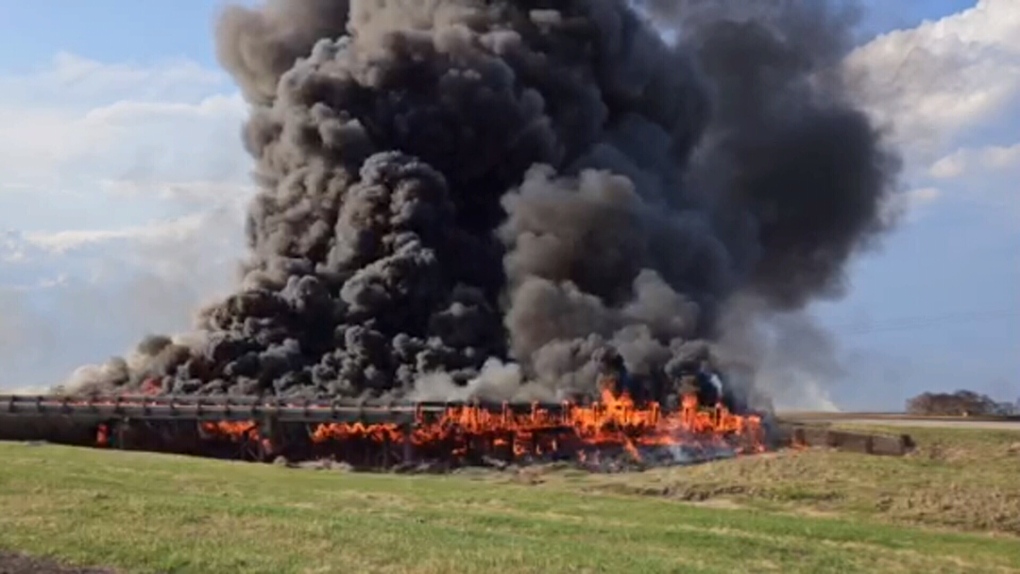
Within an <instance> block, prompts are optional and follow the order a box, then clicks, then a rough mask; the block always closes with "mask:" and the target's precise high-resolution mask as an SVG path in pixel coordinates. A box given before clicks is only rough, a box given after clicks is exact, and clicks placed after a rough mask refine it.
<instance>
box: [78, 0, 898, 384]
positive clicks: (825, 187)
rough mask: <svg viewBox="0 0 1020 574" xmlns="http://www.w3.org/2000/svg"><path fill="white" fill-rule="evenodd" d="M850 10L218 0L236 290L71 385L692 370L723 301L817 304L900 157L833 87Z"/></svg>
mask: <svg viewBox="0 0 1020 574" xmlns="http://www.w3.org/2000/svg"><path fill="white" fill-rule="evenodd" d="M639 10H640V11H639ZM647 15H650V17H651V18H652V19H653V20H654V21H653V22H650V21H649V20H648V16H647ZM851 16H852V12H850V11H847V10H844V9H842V8H841V7H840V6H837V5H835V4H833V3H829V2H823V1H821V0H804V1H773V2H760V3H757V4H753V6H752V5H751V3H750V2H747V1H746V0H742V1H740V2H724V1H706V0H702V1H697V0H684V1H679V0H667V1H662V2H658V1H649V2H647V3H645V4H642V5H640V6H639V7H638V8H637V9H635V8H634V7H632V6H630V5H629V4H628V3H627V2H625V1H624V0H559V1H554V0H521V1H516V2H510V1H507V0H385V1H384V0H349V1H348V0H332V1H330V0H315V1H309V0H269V1H268V4H267V5H265V6H264V7H262V8H260V9H249V8H241V7H234V8H230V9H229V10H227V11H225V12H224V13H223V15H222V18H221V19H220V21H219V24H218V28H217V46H218V54H219V58H220V60H221V62H222V63H223V65H224V67H225V68H226V69H227V70H228V71H229V72H230V73H231V74H232V75H233V77H234V78H235V80H236V81H237V83H238V85H239V86H240V87H241V89H242V90H243V93H244V94H245V96H246V98H247V99H248V101H249V102H250V104H251V117H250V120H249V121H248V123H247V125H246V126H245V129H244V133H243V137H244V142H245V145H246V148H247V150H248V151H249V152H250V153H251V155H252V156H253V157H254V159H255V160H256V168H255V174H254V177H255V179H256V180H257V182H258V184H259V186H260V188H261V191H260V193H259V194H258V196H257V198H256V199H255V201H254V203H253V205H252V207H251V210H250V214H249V221H248V223H249V224H248V242H249V247H250V259H249V260H248V262H247V263H246V266H245V272H244V279H243V283H242V287H241V289H240V290H239V291H238V292H237V293H236V294H235V295H233V296H231V297H229V298H227V299H226V300H225V301H223V302H222V303H219V304H217V305H215V306H213V307H211V308H208V309H206V310H204V311H203V312H202V313H201V317H200V325H199V326H200V329H199V334H200V337H198V338H197V339H193V340H187V341H185V340H179V341H172V340H171V339H168V338H165V337H154V338H151V339H149V340H146V341H145V342H143V343H142V344H141V345H140V347H139V349H138V351H137V353H136V354H135V355H134V356H132V357H129V358H128V359H126V360H118V361H114V362H111V363H110V364H108V365H106V366H104V367H103V368H101V369H98V370H93V371H91V372H89V373H86V375H85V376H84V379H85V387H86V388H95V387H96V386H101V387H121V386H125V385H127V386H137V385H139V384H141V383H142V382H143V381H146V380H150V379H153V378H155V379H156V380H157V381H158V382H159V384H160V385H161V386H162V389H163V390H164V391H166V392H181V393H220V392H243V393H252V392H270V393H278V394H291V393H301V394H326V395H362V394H365V393H371V394H386V393H388V394H401V395H404V394H407V395H412V396H415V397H418V398H457V397H465V396H470V395H477V394H485V395H488V396H491V397H493V398H506V399H522V398H529V399H530V398H561V397H564V396H567V395H570V394H573V393H581V392H585V391H589V390H591V389H592V388H593V387H594V382H595V371H596V369H597V365H596V362H595V361H593V360H592V357H593V354H596V353H597V352H598V351H599V350H600V349H603V348H605V347H606V346H607V345H611V346H612V347H613V348H615V349H616V350H617V351H618V352H619V353H620V354H621V355H622V356H623V358H624V360H625V363H626V365H627V368H628V369H629V370H630V371H631V372H632V373H633V374H634V375H635V376H636V377H645V378H648V379H655V378H656V377H662V376H664V375H665V374H675V373H676V372H678V370H679V369H680V367H681V366H682V365H684V364H686V363H689V362H691V361H699V360H701V359H707V358H709V356H710V355H711V354H712V353H713V352H712V348H713V343H712V341H716V340H719V339H720V338H721V336H722V333H721V332H720V327H721V325H722V323H721V322H720V321H719V319H720V317H721V315H722V313H723V309H724V307H725V305H726V304H727V302H728V301H730V300H731V299H732V298H733V297H734V296H736V295H747V296H753V297H756V298H758V299H759V300H761V301H764V302H765V305H766V307H767V308H769V309H772V310H795V309H799V308H802V307H803V306H804V305H806V304H807V303H808V302H810V301H811V300H812V299H813V298H817V297H826V296H837V295H839V294H840V293H841V291H842V289H843V287H844V285H845V277H844V269H845V266H846V263H847V261H848V260H849V258H850V257H851V256H852V255H853V254H854V253H855V252H856V251H858V250H859V249H861V248H862V247H867V246H868V245H870V244H871V243H872V242H873V240H874V239H876V238H877V237H878V236H879V235H880V234H881V233H882V232H883V231H885V228H884V225H883V223H882V222H883V219H882V217H881V215H882V206H883V205H884V203H885V201H886V199H887V195H888V194H889V193H891V191H892V188H893V183H894V178H895V175H896V173H897V171H898V162H897V160H896V157H895V155H894V154H892V153H891V152H890V151H889V150H887V149H885V147H884V144H883V141H882V138H881V134H880V133H879V131H878V130H876V128H875V127H874V126H872V125H871V123H869V120H868V119H867V118H866V117H865V115H864V114H863V112H862V111H861V110H859V109H856V108H855V107H854V106H853V105H852V104H851V102H850V100H849V98H848V97H847V88H846V86H844V85H843V82H842V77H841V71H840V62H841V58H842V57H843V56H844V55H845V53H846V52H847V51H848V49H849V47H850V44H849V42H850V31H851V27H852V25H853V23H854V22H853V19H852V18H851ZM656 26H658V27H659V28H666V29H669V30H670V31H671V32H672V33H673V34H674V35H675V39H676V41H675V43H667V42H665V41H664V40H663V39H662V36H661V34H660V31H659V30H656ZM79 382H80V381H79Z"/></svg>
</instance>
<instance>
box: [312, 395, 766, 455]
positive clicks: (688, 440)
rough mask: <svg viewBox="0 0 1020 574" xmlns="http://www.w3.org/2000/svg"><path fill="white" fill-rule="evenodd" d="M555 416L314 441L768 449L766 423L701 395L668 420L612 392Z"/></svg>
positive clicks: (369, 431)
mask: <svg viewBox="0 0 1020 574" xmlns="http://www.w3.org/2000/svg"><path fill="white" fill-rule="evenodd" d="M564 407H565V408H564V409H563V410H562V411H560V412H557V413H552V412H550V411H549V410H547V409H542V408H540V407H538V406H537V405H536V406H533V407H532V409H531V412H529V413H526V414H517V413H514V412H513V411H511V410H510V409H509V408H508V407H506V406H504V408H503V410H502V411H501V412H491V411H489V410H486V409H482V408H478V407H474V406H457V407H450V408H448V409H447V410H446V411H445V412H444V413H443V414H442V415H441V416H440V417H438V418H437V419H434V420H425V419H424V417H422V416H421V414H420V413H419V414H418V415H417V416H416V420H415V425H413V426H412V427H411V430H410V435H409V436H405V432H406V431H405V430H404V429H403V428H401V427H400V426H399V425H396V424H364V423H328V424H321V425H319V426H318V427H316V429H315V431H314V432H313V433H312V435H311V438H312V441H313V442H316V443H323V442H326V441H331V440H335V441H347V440H351V439H362V440H368V441H371V442H379V443H383V442H390V443H399V442H402V441H405V440H407V441H409V442H410V443H411V444H412V445H414V446H416V447H422V446H426V447H428V446H436V447H438V446H441V445H446V447H447V448H448V449H449V452H450V453H451V454H452V455H454V456H458V455H463V454H465V453H466V452H468V450H469V449H471V448H474V449H476V450H477V448H478V447H479V446H481V447H483V449H484V448H485V447H488V449H491V450H498V449H501V448H502V449H506V448H510V449H511V450H512V453H513V455H514V456H516V457H519V456H523V455H526V454H529V453H531V454H536V455H541V454H550V453H553V452H557V451H560V450H561V447H563V446H564V445H562V444H561V443H562V442H564V440H567V441H572V442H573V443H575V444H573V445H572V447H573V448H572V449H571V450H572V451H573V452H575V453H576V456H577V457H579V458H582V459H583V458H584V457H586V455H585V454H583V451H584V449H586V448H588V449H591V450H602V449H607V448H621V449H623V450H625V451H627V452H628V453H630V455H631V456H632V457H633V458H634V459H635V460H640V459H641V454H640V449H641V448H642V447H655V446H660V447H661V446H670V445H676V446H684V445H690V446H717V447H730V448H733V449H734V450H735V451H736V452H737V453H738V454H739V453H749V452H760V451H762V450H764V439H763V431H762V426H761V419H760V417H757V416H738V415H734V414H732V413H731V412H729V410H728V409H727V408H726V407H725V406H723V405H721V404H720V405H716V406H715V407H714V408H713V409H711V410H709V411H704V410H700V409H699V405H698V398H697V395H694V394H690V395H685V396H684V397H683V400H682V404H681V409H680V410H679V411H677V412H675V413H663V412H662V410H661V409H660V407H659V405H658V404H657V403H651V404H649V405H648V406H647V407H644V408H638V407H637V405H635V403H634V401H633V400H631V398H630V397H629V396H627V395H626V394H624V395H622V396H620V397H616V396H614V394H613V393H612V391H611V390H610V389H608V388H604V389H603V391H602V400H601V401H600V402H599V403H596V404H594V405H592V406H580V405H573V404H566V405H564Z"/></svg>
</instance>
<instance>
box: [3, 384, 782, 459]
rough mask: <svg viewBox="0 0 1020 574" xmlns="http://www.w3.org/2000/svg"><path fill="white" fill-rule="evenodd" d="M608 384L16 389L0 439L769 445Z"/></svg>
mask: <svg viewBox="0 0 1020 574" xmlns="http://www.w3.org/2000/svg"><path fill="white" fill-rule="evenodd" d="M603 387H604V388H603V391H602V395H601V397H600V400H598V401H595V402H593V403H591V404H577V403H570V402H564V403H561V404H555V403H554V404H540V403H533V404H531V405H520V404H517V405H514V404H510V403H503V404H493V403H488V404H485V403H457V404H451V403H406V402H401V403H393V402H383V403H380V402H371V403H366V402H365V401H361V400H355V401H350V400H348V401H347V402H330V401H311V402H309V401H305V402H302V403H289V402H287V400H286V399H276V400H267V399H259V398H254V397H249V398H248V399H246V400H244V401H241V402H239V403H238V402H233V401H232V400H231V399H230V398H229V397H223V400H214V399H204V400H203V399H202V398H201V397H191V398H190V399H189V398H188V397H167V396H165V395H160V396H138V395H136V396H118V397H92V398H89V399H87V400H82V399H81V398H75V397H63V398H61V399H54V398H44V397H35V398H30V397H29V398H26V397H21V398H13V397H11V398H9V399H8V401H6V402H7V404H6V406H7V409H6V412H5V411H4V410H0V439H4V438H9V437H6V436H4V435H5V434H6V433H7V431H8V427H9V425H8V424H7V423H10V422H11V418H12V417H13V419H14V420H15V421H16V420H17V419H18V417H21V420H30V421H31V420H33V419H32V417H41V418H42V422H43V423H46V421H49V420H52V419H55V418H57V419H61V420H63V421H65V422H66V421H71V422H77V423H79V427H85V428H94V429H95V430H94V437H95V439H94V445H95V446H98V447H101V448H130V449H140V450H156V451H170V452H185V453H190V454H204V455H206V456H226V457H229V458H245V459H251V460H263V461H266V460H274V459H276V458H278V457H281V456H283V457H286V458H287V459H294V460H309V459H311V460H320V461H322V460H335V461H339V462H342V463H344V464H347V465H350V466H351V467H352V468H356V467H357V468H366V467H367V468H380V467H393V466H394V465H397V466H404V467H408V466H415V465H421V464H426V465H441V466H443V467H446V468H449V467H453V466H464V465H484V466H498V467H506V466H507V465H511V464H530V463H535V462H552V461H557V462H571V463H574V464H578V465H580V466H582V467H584V468H588V469H590V470H609V469H612V468H622V467H627V468H635V467H644V466H648V465H655V466H662V465H672V464H686V463H691V462H699V461H704V460H711V459H715V458H720V457H730V456H735V455H739V454H749V453H756V452H761V451H763V450H765V449H766V447H767V443H768V442H769V437H768V436H767V430H768V429H767V427H766V425H765V421H763V419H762V417H760V416H757V415H736V414H733V413H732V412H730V411H729V409H727V408H726V407H725V406H724V405H722V404H721V403H717V404H715V406H714V407H713V408H711V409H703V408H700V406H699V403H698V396H697V394H696V393H695V392H690V391H689V392H686V393H685V394H684V395H683V398H682V400H681V408H680V409H679V410H677V411H673V412H668V411H664V410H662V409H661V408H660V406H659V404H658V403H655V402H651V403H645V404H639V403H637V402H635V401H634V400H633V399H632V398H631V397H630V395H629V394H628V393H627V392H626V391H625V390H624V391H620V390H619V389H618V388H617V387H616V386H615V385H613V384H612V383H605V382H604V384H603ZM25 417H28V418H27V419H26V418H25ZM96 421H99V422H98V423H97V422H96ZM36 422H38V421H36ZM139 423H142V424H141V426H140V424H139ZM189 425H190V429H189V428H188V427H189ZM17 426H19V427H20V428H23V427H21V425H17ZM43 426H44V427H45V424H44V425H43ZM79 430H80V428H79ZM189 431H190V432H189ZM40 432H41V433H42V434H43V435H46V434H47V432H46V430H45V428H44V429H42V430H41V431H40ZM50 434H52V433H50ZM302 435H303V436H302ZM86 436H87V433H86ZM41 438H46V437H41ZM79 438H81V437H79Z"/></svg>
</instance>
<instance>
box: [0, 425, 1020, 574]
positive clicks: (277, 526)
mask: <svg viewBox="0 0 1020 574" xmlns="http://www.w3.org/2000/svg"><path fill="white" fill-rule="evenodd" d="M900 430H901V431H902V429H900ZM914 434H915V436H916V438H917V440H918V441H919V442H920V443H921V444H922V447H921V449H920V451H919V452H918V453H917V454H914V455H911V456H909V457H907V458H902V459H898V458H879V457H868V456H864V455H853V454H841V453H830V452H814V451H811V452H801V453H792V454H782V455H765V456H762V457H754V458H746V459H741V460H736V461H720V462H717V463H712V464H706V465H700V466H696V467H687V468H676V469H662V470H656V471H650V472H646V473H642V474H638V475H633V474H632V475H586V474H583V473H580V472H577V471H572V470H565V469H559V470H555V469H548V468H546V469H537V468H536V469H525V470H524V471H521V472H517V473H509V472H507V473H492V472H465V473H461V474H458V475H449V476H396V475H366V474H352V473H339V472H335V471H312V470H296V469H288V468H283V467H279V466H266V465H252V464H243V463H224V462H218V461H211V460H201V459H187V458H180V457H170V456H160V455H151V454H143V453H125V452H105V451H95V450H77V449H71V448H64V447H57V446H27V445H22V444H11V443H0V461H3V462H2V463H0V549H6V550H18V551H24V552H28V553H31V554H35V555H39V556H54V557H58V558H60V559H62V560H63V561H66V562H69V563H74V564H91V565H99V566H111V567H114V568H119V569H123V570H126V571H142V572H274V573H275V572H359V573H361V572H394V573H396V572H400V573H404V572H408V573H411V572H414V573H437V574H438V573H447V572H493V571H496V570H499V571H502V572H543V573H550V572H614V573H615V572H637V573H645V572H649V573H651V572H728V573H732V572H748V571H750V572H762V571H764V572H811V573H815V572H869V573H872V572H925V573H936V572H945V573H958V572H975V573H978V572H980V573H990V572H1020V524H1018V521H1020V506H1018V505H1020V480H1017V477H1018V476H1020V452H1013V451H1012V450H1011V446H1012V445H1013V444H1014V443H1016V442H1020V434H1018V433H1009V432H1000V433H995V432H991V433H990V432H987V431H978V432H965V431H943V430H933V429H923V430H919V431H917V432H916V433H914Z"/></svg>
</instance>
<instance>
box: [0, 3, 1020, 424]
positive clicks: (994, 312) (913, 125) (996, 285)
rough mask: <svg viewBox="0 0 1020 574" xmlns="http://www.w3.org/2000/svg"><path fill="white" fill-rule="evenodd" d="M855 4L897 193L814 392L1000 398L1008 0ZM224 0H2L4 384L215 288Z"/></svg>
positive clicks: (1008, 165)
mask: <svg viewBox="0 0 1020 574" xmlns="http://www.w3.org/2000/svg"><path fill="white" fill-rule="evenodd" d="M865 4H866V5H867V6H868V7H869V11H868V12H867V17H866V19H865V22H864V24H863V25H862V30H861V47H860V48H859V49H858V50H857V51H856V52H855V53H854V54H852V55H851V56H850V57H849V58H848V66H850V68H851V69H853V70H856V71H858V72H861V73H862V75H861V76H860V78H861V81H860V88H859V91H860V97H861V99H862V101H863V102H865V103H866V105H867V106H868V107H869V109H870V110H872V111H873V113H874V114H875V116H876V118H877V119H879V120H895V122H896V130H895V135H894V137H895V139H896V141H897V142H898V143H900V145H901V147H902V148H903V149H904V152H905V155H906V158H907V170H906V178H905V181H904V191H905V193H904V202H905V205H906V206H907V208H908V209H907V211H906V215H905V217H904V220H903V222H902V223H901V225H900V227H899V229H898V230H897V231H896V232H895V233H894V234H893V235H891V236H889V237H887V238H886V239H885V240H884V241H883V242H882V245H881V246H880V248H878V249H876V250H875V251H874V252H872V253H869V254H868V255H866V256H864V257H862V258H860V259H859V260H858V261H857V262H855V263H854V265H853V266H852V267H851V269H850V273H849V276H848V282H849V292H848V295H847V296H846V297H845V298H844V299H842V300H840V301H838V302H827V303H822V304H819V305H816V306H814V307H813V308H812V309H811V314H812V315H813V316H815V317H816V318H817V320H818V321H819V322H820V323H821V324H822V325H824V326H825V327H827V328H828V329H829V330H830V331H831V333H832V334H833V337H834V340H835V342H836V348H837V354H838V355H839V358H840V360H841V361H842V363H843V367H844V374H843V375H842V376H839V377H836V378H833V379H832V380H819V381H815V382H814V383H815V384H816V386H817V387H818V389H819V392H820V396H821V397H823V398H821V399H819V400H821V401H823V402H824V401H831V402H834V403H835V404H836V405H838V406H840V407H843V408H888V409H895V408H899V407H900V406H901V405H902V404H903V401H904V399H906V398H907V397H909V396H912V395H913V394H916V393H917V392H920V391H921V390H927V389H936V390H953V389H956V388H961V387H968V388H974V389H977V390H980V391H983V392H989V393H992V394H994V395H996V396H998V397H1000V398H1009V399H1015V398H1017V397H1018V396H1020V295H1018V293H1020V290H1018V289H1017V285H1020V197H1018V195H1017V192H1016V191H1015V182H1017V181H1018V178H1020V136H1018V135H1017V134H1020V129H1018V128H1020V112H1018V111H1017V110H1020V2H1015V1H1013V0H982V2H981V3H980V6H979V9H977V10H971V11H970V12H967V10H968V9H970V8H973V7H974V6H975V5H976V4H977V1H976V0H902V1H898V2H894V1H888V0H886V1H878V0H868V1H867V2H865ZM222 5H223V2H222V0H178V1H175V2H171V1H168V0H149V1H147V2H138V1H137V0H92V1H90V2H72V1H70V0H37V1H35V2H25V1H23V0H0V37H3V38H4V41H5V42H4V44H5V50H3V51H0V121H2V122H3V123H4V125H6V126H9V128H10V129H6V130H4V132H6V133H0V366H3V367H4V371H3V372H4V375H5V377H4V379H3V380H0V388H14V387H23V386H32V385H41V384H47V383H51V382H54V381H55V380H59V379H60V378H61V377H63V376H64V375H66V374H67V373H69V372H70V371H71V370H73V369H74V368H75V367H76V366H77V365H80V364H83V363H86V362H98V361H102V360H104V359H105V358H106V357H108V356H110V355H114V354H120V353H122V352H124V351H125V350H127V349H128V348H129V347H130V346H131V345H132V344H133V343H134V342H136V341H137V340H138V338H139V337H140V336H142V335H144V334H145V333H147V332H150V331H176V330H180V329H182V328H185V327H187V325H188V317H189V316H190V314H191V310H193V309H194V308H195V306H196V305H197V304H198V303H199V302H201V301H204V300H207V299H208V298H210V297H213V296H215V294H217V293H222V292H223V291H224V290H226V289H228V288H229V287H230V285H231V283H232V280H233V263H234V261H235V260H236V258H237V255H238V254H239V253H240V252H241V247H242V245H241V241H242V239H243V237H242V236H241V233H240V229H241V217H242V214H243V206H244V201H245V199H246V198H247V197H248V195H249V194H250V192H251V190H250V187H249V185H248V180H247V175H246V170H247V168H248V162H247V159H246V158H245V156H244V154H243V152H242V150H241V148H240V141H239V139H238V129H239V125H240V122H241V121H242V119H243V117H244V106H243V104H242V103H241V101H240V99H239V98H238V96H237V94H236V91H235V89H234V87H233V86H232V85H231V84H230V82H229V80H228V79H227V78H226V77H225V76H224V75H223V74H222V73H221V72H220V71H219V70H218V68H217V67H216V63H215V58H214V54H213V44H212V34H211V30H212V26H213V22H214V19H215V15H216V13H217V11H218V10H219V9H220V7H221V6H222ZM940 19H941V21H939V20H940ZM926 21H927V23H925V22H926ZM936 21H939V22H937V23H936Z"/></svg>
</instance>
